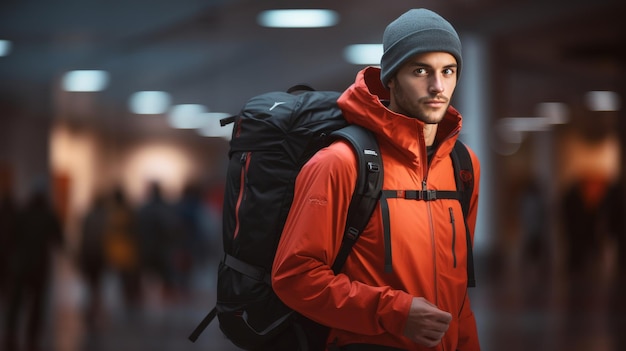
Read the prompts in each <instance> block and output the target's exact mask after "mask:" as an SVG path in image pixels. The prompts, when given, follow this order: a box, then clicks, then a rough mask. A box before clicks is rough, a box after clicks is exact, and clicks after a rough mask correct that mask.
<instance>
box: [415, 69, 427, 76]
mask: <svg viewBox="0 0 626 351" xmlns="http://www.w3.org/2000/svg"><path fill="white" fill-rule="evenodd" d="M426 73H427V72H426V68H418V69H416V70H415V74H419V75H422V74H426Z"/></svg>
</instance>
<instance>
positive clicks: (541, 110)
mask: <svg viewBox="0 0 626 351" xmlns="http://www.w3.org/2000/svg"><path fill="white" fill-rule="evenodd" d="M536 111H537V115H538V116H541V117H546V118H547V119H548V122H549V123H550V124H565V123H567V122H568V121H569V108H568V107H567V105H566V104H564V103H562V102H542V103H539V104H537V106H536Z"/></svg>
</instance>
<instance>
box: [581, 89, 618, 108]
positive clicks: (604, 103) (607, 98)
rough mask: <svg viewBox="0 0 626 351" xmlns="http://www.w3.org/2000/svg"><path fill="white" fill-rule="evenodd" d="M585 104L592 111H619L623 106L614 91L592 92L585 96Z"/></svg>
mask: <svg viewBox="0 0 626 351" xmlns="http://www.w3.org/2000/svg"><path fill="white" fill-rule="evenodd" d="M585 103H586V104H587V108H589V110H591V111H619V109H620V105H621V104H620V98H619V95H618V94H617V93H616V92H614V91H590V92H588V93H587V94H585Z"/></svg>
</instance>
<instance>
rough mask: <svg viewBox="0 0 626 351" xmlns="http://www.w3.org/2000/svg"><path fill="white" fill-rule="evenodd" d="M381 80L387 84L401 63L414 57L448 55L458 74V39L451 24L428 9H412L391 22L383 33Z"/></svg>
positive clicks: (459, 48)
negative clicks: (441, 53)
mask: <svg viewBox="0 0 626 351" xmlns="http://www.w3.org/2000/svg"><path fill="white" fill-rule="evenodd" d="M383 50H384V53H383V57H382V59H381V61H380V67H381V72H380V80H381V81H382V82H383V85H384V86H385V87H387V83H388V82H389V80H390V79H391V77H393V75H394V74H395V72H396V71H397V70H398V68H400V66H402V64H403V63H404V62H406V61H407V60H408V59H410V58H411V57H413V56H414V55H416V54H421V53H425V52H435V51H441V52H447V53H450V54H451V55H452V56H454V57H455V58H456V63H457V65H458V68H457V78H458V76H459V75H460V73H461V63H462V59H461V40H459V35H458V34H457V33H456V31H455V30H454V28H453V27H452V25H451V24H450V23H449V22H448V21H446V20H445V19H444V18H443V17H441V16H439V15H438V14H436V13H434V12H433V11H430V10H427V9H413V10H409V11H407V12H405V13H404V14H403V15H402V16H400V17H398V18H397V19H396V20H395V21H393V22H391V23H390V24H389V25H388V26H387V28H386V29H385V33H384V34H383Z"/></svg>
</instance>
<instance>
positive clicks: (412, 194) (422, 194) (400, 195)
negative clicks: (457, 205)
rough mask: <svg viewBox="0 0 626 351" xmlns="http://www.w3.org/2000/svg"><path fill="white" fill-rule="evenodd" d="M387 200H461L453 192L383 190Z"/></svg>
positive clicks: (457, 194)
mask: <svg viewBox="0 0 626 351" xmlns="http://www.w3.org/2000/svg"><path fill="white" fill-rule="evenodd" d="M383 196H384V197H385V198H387V199H407V200H423V201H433V200H437V199H452V200H461V194H460V193H459V192H458V191H455V190H383Z"/></svg>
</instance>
